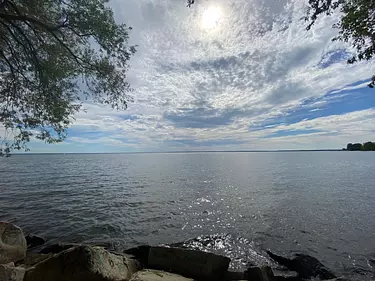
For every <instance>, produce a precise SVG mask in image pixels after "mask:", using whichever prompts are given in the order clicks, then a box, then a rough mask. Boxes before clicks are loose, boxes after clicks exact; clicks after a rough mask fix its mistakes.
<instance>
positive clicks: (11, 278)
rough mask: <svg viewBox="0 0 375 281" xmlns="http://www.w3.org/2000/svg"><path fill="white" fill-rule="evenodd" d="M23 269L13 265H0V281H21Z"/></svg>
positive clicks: (23, 273)
mask: <svg viewBox="0 0 375 281" xmlns="http://www.w3.org/2000/svg"><path fill="white" fill-rule="evenodd" d="M24 275H25V269H24V268H22V267H15V266H14V263H13V262H11V263H8V264H0V280H1V281H23V277H24Z"/></svg>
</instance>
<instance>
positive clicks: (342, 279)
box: [323, 277, 349, 281]
mask: <svg viewBox="0 0 375 281" xmlns="http://www.w3.org/2000/svg"><path fill="white" fill-rule="evenodd" d="M323 281H349V279H346V278H344V277H338V278H334V279H329V280H323Z"/></svg>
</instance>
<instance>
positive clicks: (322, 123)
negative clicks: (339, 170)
mask: <svg viewBox="0 0 375 281" xmlns="http://www.w3.org/2000/svg"><path fill="white" fill-rule="evenodd" d="M214 4H215V5H220V9H221V11H222V18H221V19H220V20H219V22H220V23H219V24H218V25H217V26H216V27H214V28H210V29H205V28H204V27H202V26H201V16H202V14H203V13H204V11H205V9H207V7H210V6H211V5H214ZM112 6H113V7H114V8H115V14H116V18H117V19H118V20H120V21H123V22H125V23H127V24H129V25H131V26H133V32H132V34H131V41H132V43H134V44H138V45H139V46H140V47H139V51H138V53H137V54H136V56H135V57H134V58H133V60H132V62H131V64H132V69H131V71H130V72H129V80H130V82H131V84H132V86H133V87H134V88H135V89H136V91H135V93H134V96H135V102H134V103H132V104H130V105H129V109H128V110H127V111H125V112H116V111H113V110H111V109H109V108H107V107H105V106H98V105H91V104H86V105H85V107H86V108H87V113H79V114H78V115H77V116H76V122H75V124H74V126H73V127H72V128H73V130H75V131H80V132H87V131H91V132H92V131H94V132H106V134H107V137H105V138H96V139H95V140H91V139H89V138H88V137H87V136H85V135H84V134H83V135H82V136H78V137H77V136H72V137H69V140H70V141H71V142H77V143H87V144H90V143H93V142H95V143H97V142H102V143H105V144H113V145H124V143H126V142H128V143H130V144H131V145H133V146H134V147H136V149H138V150H173V149H181V147H176V148H174V147H173V146H171V141H172V142H173V141H174V140H182V139H190V140H197V141H207V140H220V139H236V140H241V141H243V143H242V144H236V148H237V147H238V148H239V149H240V148H247V149H254V148H259V149H262V148H297V147H299V148H314V147H316V146H321V145H324V144H325V145H328V146H329V147H334V146H336V147H337V145H342V144H341V143H342V141H347V140H349V138H352V139H351V141H357V139H365V138H367V137H370V134H371V132H372V133H373V131H371V130H373V129H372V127H371V126H370V124H371V122H373V120H374V119H375V116H374V114H373V111H371V110H367V111H366V110H365V111H359V112H354V113H348V114H344V115H334V116H329V117H323V118H317V119H314V120H305V121H301V122H298V123H295V124H290V125H288V124H285V125H268V126H266V127H265V128H264V130H259V131H249V127H251V126H256V125H261V124H263V123H264V122H265V120H269V119H271V118H273V119H275V118H276V119H277V118H281V117H283V116H289V115H291V114H293V112H294V111H295V110H298V109H300V108H301V107H303V106H305V107H306V108H307V110H310V112H314V111H318V110H320V109H321V108H324V107H325V106H326V105H327V104H329V103H331V102H333V101H334V100H335V99H337V98H339V97H340V98H342V97H343V94H342V93H340V91H341V90H350V89H351V90H353V89H360V87H363V86H364V84H365V83H362V84H361V85H360V86H358V85H356V86H350V85H351V84H353V83H355V82H357V81H359V80H364V79H367V78H369V77H370V76H371V74H372V71H373V70H374V68H373V66H372V65H371V64H370V63H368V62H363V63H358V64H355V65H347V64H346V62H345V61H344V60H342V61H334V60H333V59H332V57H330V56H331V54H335V53H336V54H337V52H341V51H342V50H345V49H347V50H349V49H348V46H346V45H343V44H342V43H339V42H331V40H330V39H331V38H332V37H333V36H334V35H335V32H336V30H333V29H331V28H329V27H330V26H331V25H332V23H334V22H335V20H336V19H337V17H336V18H335V17H325V18H322V19H320V20H319V21H318V22H317V24H316V26H314V28H313V29H312V30H311V31H306V30H305V23H304V22H303V21H301V17H302V16H303V15H304V10H305V4H304V1H300V0H294V1H293V0H290V1H287V0H281V1H266V0H254V1H248V0H246V1H245V0H222V1H220V2H217V1H210V0H207V1H199V2H198V3H196V4H195V5H194V6H193V7H192V8H190V9H189V8H186V5H185V2H184V0H179V1H176V0H158V1H156V0H126V1H125V0H116V1H113V2H112ZM336 16H337V15H336ZM332 60H333V61H332ZM322 63H325V64H326V65H324V67H322ZM330 91H333V92H332V93H331V94H330V96H326V97H324V96H325V95H326V94H327V93H328V92H330ZM309 99H310V100H314V99H315V102H311V103H310V104H309V105H305V104H304V102H305V101H306V100H309ZM129 116H130V117H129ZM372 124H373V123H372ZM307 128H309V129H315V130H322V131H324V132H327V133H329V132H331V133H332V132H335V133H337V134H338V135H336V136H327V135H324V134H323V133H314V134H310V135H309V137H308V138H306V137H304V136H303V135H300V136H298V135H296V136H289V137H277V138H267V139H264V138H263V137H264V136H267V135H268V134H272V133H274V132H276V131H278V130H291V129H298V130H304V129H307ZM122 139H123V140H122ZM354 139H355V140H354ZM323 140H324V141H323ZM318 143H319V144H318ZM223 147H224V146H220V149H221V148H223ZM228 147H230V146H228ZM194 148H195V149H197V148H198V149H199V147H198V146H195V147H189V146H188V145H185V146H184V149H194ZM224 148H225V147H224ZM232 148H233V146H232Z"/></svg>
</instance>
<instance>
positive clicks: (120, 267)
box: [24, 246, 140, 281]
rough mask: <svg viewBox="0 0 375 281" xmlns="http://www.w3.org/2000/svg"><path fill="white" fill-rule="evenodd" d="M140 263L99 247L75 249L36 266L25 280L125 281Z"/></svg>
mask: <svg viewBox="0 0 375 281" xmlns="http://www.w3.org/2000/svg"><path fill="white" fill-rule="evenodd" d="M139 269H140V264H139V262H138V261H136V260H134V259H130V258H128V257H126V256H119V255H115V254H111V253H110V252H108V251H106V250H104V249H103V248H101V247H91V246H76V247H72V248H70V249H67V250H65V251H62V252H60V253H58V254H55V255H53V256H52V257H51V258H49V259H46V260H44V261H42V262H39V263H37V264H36V265H35V266H34V267H31V268H29V269H28V270H27V271H26V274H25V278H24V281H40V280H43V281H83V280H89V281H127V280H129V279H130V277H131V276H132V274H133V273H135V272H136V271H138V270H139Z"/></svg>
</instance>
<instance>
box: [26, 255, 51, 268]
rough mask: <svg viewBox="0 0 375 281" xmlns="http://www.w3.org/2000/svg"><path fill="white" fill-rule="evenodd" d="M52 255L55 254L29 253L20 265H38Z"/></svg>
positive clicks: (27, 266)
mask: <svg viewBox="0 0 375 281" xmlns="http://www.w3.org/2000/svg"><path fill="white" fill-rule="evenodd" d="M52 256H53V254H38V253H27V254H26V258H25V259H24V260H23V261H22V264H20V266H23V267H25V268H29V267H32V266H34V265H36V264H37V263H39V262H42V261H44V260H46V259H49V258H50V257H52Z"/></svg>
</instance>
